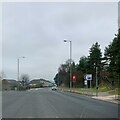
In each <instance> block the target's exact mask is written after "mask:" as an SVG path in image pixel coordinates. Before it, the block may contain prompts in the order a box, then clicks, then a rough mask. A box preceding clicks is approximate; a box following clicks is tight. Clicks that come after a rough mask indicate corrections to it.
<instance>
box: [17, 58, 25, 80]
mask: <svg viewBox="0 0 120 120" xmlns="http://www.w3.org/2000/svg"><path fill="white" fill-rule="evenodd" d="M21 58H25V57H24V56H23V57H18V59H17V63H18V81H19V67H20V66H19V61H20V59H21Z"/></svg>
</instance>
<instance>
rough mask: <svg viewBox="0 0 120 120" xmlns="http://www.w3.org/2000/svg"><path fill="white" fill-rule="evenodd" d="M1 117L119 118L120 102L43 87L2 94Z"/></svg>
mask: <svg viewBox="0 0 120 120" xmlns="http://www.w3.org/2000/svg"><path fill="white" fill-rule="evenodd" d="M2 118H118V105H117V104H114V103H109V102H104V101H100V100H95V99H92V98H90V97H85V96H81V95H78V94H74V93H65V92H58V91H52V90H51V89H50V88H49V89H48V88H43V89H38V90H30V91H22V92H17V91H9V92H3V94H2Z"/></svg>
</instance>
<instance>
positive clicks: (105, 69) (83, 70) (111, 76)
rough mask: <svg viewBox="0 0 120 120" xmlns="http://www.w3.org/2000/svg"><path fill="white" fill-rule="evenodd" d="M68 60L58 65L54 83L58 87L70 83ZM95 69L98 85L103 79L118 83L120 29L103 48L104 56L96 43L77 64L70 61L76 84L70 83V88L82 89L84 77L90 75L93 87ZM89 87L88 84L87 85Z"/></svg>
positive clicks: (119, 74) (119, 77)
mask: <svg viewBox="0 0 120 120" xmlns="http://www.w3.org/2000/svg"><path fill="white" fill-rule="evenodd" d="M69 62H70V60H67V61H66V62H65V64H62V65H60V67H59V69H58V72H57V74H56V75H55V78H54V80H55V83H56V84H57V85H58V86H60V85H65V86H69V84H70V83H69V82H70V80H69V79H70V75H69V74H70V66H69ZM96 67H97V72H98V74H97V77H98V82H99V84H100V83H101V82H102V80H103V79H105V80H108V81H109V82H111V83H112V82H113V81H114V82H115V83H118V82H119V79H120V29H119V30H118V34H117V35H115V37H114V39H113V41H112V42H111V43H110V44H109V45H108V46H107V47H105V50H104V56H102V52H101V49H100V44H99V43H98V42H96V43H95V44H93V45H92V47H91V48H90V50H89V55H88V56H82V57H80V60H79V63H78V64H75V62H74V61H72V65H71V68H72V76H73V75H75V76H76V82H72V86H75V87H84V76H85V75H86V74H92V75H93V80H92V86H93V87H94V86H95V72H96V71H95V70H96ZM88 85H89V83H88Z"/></svg>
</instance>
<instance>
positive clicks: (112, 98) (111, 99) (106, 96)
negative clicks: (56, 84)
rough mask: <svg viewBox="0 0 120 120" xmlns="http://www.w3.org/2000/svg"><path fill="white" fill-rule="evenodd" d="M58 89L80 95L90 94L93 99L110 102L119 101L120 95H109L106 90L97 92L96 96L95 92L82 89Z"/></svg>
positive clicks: (117, 102)
mask: <svg viewBox="0 0 120 120" xmlns="http://www.w3.org/2000/svg"><path fill="white" fill-rule="evenodd" d="M59 90H60V91H64V92H71V93H77V94H81V95H86V96H90V97H91V98H93V99H97V100H102V101H106V102H112V103H116V104H119V103H120V95H110V94H109V93H108V92H99V93H98V96H96V93H95V92H86V91H84V92H83V91H77V90H66V89H59Z"/></svg>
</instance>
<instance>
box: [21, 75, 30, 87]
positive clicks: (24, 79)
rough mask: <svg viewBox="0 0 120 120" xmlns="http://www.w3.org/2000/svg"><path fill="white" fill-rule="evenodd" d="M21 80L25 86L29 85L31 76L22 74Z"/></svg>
mask: <svg viewBox="0 0 120 120" xmlns="http://www.w3.org/2000/svg"><path fill="white" fill-rule="evenodd" d="M20 80H21V81H22V83H23V85H24V86H26V85H28V83H29V75H28V74H22V75H21V77H20Z"/></svg>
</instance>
